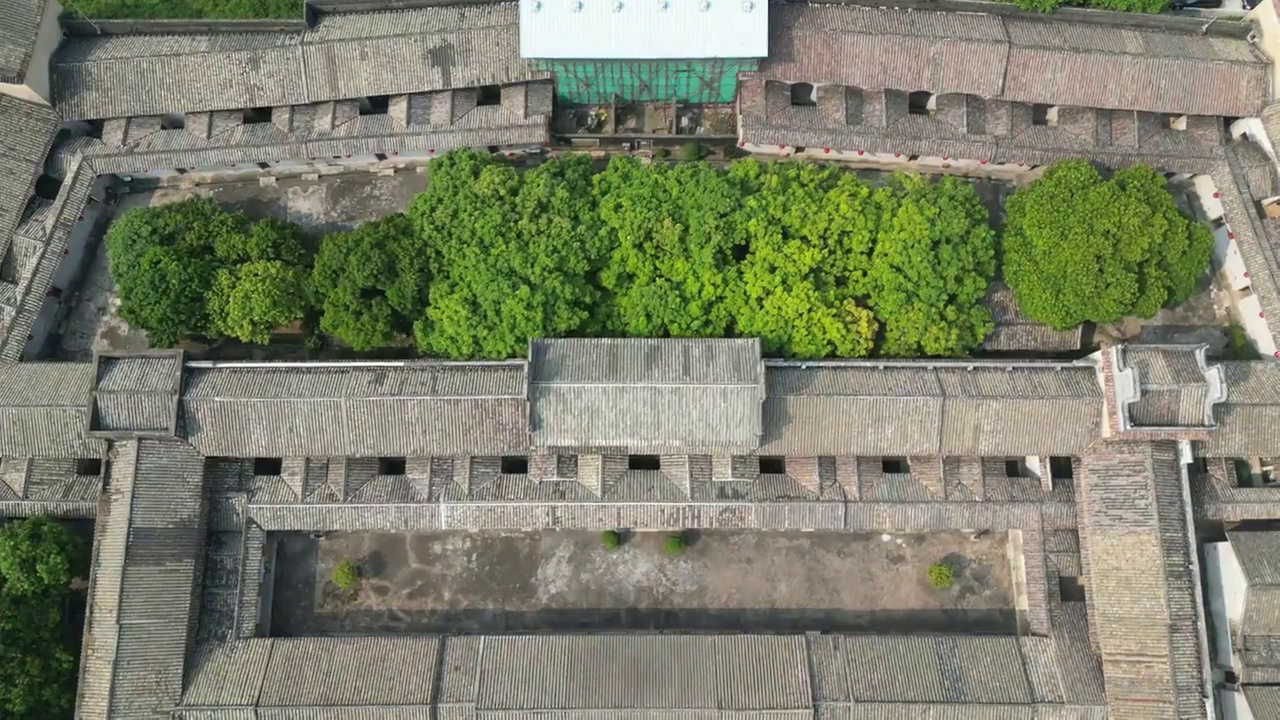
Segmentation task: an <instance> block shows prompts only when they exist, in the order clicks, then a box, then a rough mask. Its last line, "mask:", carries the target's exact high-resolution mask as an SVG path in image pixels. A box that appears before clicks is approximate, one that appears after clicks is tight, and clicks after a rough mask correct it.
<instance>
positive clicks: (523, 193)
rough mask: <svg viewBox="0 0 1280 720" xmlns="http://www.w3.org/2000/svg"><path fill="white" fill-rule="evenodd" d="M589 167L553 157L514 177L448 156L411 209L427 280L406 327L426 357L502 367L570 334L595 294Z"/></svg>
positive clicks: (497, 167) (487, 159)
mask: <svg viewBox="0 0 1280 720" xmlns="http://www.w3.org/2000/svg"><path fill="white" fill-rule="evenodd" d="M590 198H591V172H590V161H589V160H588V159H587V158H586V157H585V156H580V155H571V156H565V157H561V158H553V159H551V160H548V161H547V162H545V163H543V164H542V165H540V166H538V167H537V168H534V169H532V170H529V171H528V172H526V173H525V174H524V176H523V178H521V176H520V175H518V174H517V173H516V171H515V169H514V168H513V167H511V166H510V165H508V164H506V163H504V162H501V161H499V160H495V159H494V158H492V157H491V156H489V155H487V154H482V153H477V152H472V151H460V152H454V153H450V154H449V155H447V156H446V157H444V158H441V159H440V160H437V161H435V162H434V163H432V166H431V181H430V186H429V187H428V188H427V190H426V191H425V192H423V193H422V194H421V195H419V196H418V197H417V198H415V199H414V201H413V204H412V205H411V206H410V208H409V216H410V217H411V218H412V219H413V223H414V227H415V229H416V230H417V235H418V237H419V240H420V241H421V242H422V243H423V247H425V248H426V249H427V251H428V252H429V255H430V257H431V259H432V265H433V267H434V270H435V271H434V273H433V275H432V278H431V284H430V290H429V300H430V302H429V304H428V307H427V311H426V313H425V314H424V315H423V316H422V317H421V318H419V319H418V321H417V322H416V323H415V324H414V337H415V338H416V339H417V343H418V347H419V349H420V350H422V351H424V352H428V353H431V354H435V355H440V356H444V357H448V358H456V359H466V358H508V357H517V356H519V355H521V354H523V353H524V352H525V346H526V344H527V343H528V340H529V338H531V337H554V336H557V335H564V334H566V333H570V332H572V331H575V330H577V329H578V328H580V327H581V326H583V324H584V323H586V321H587V320H588V319H589V318H590V317H591V313H590V308H592V307H593V306H594V305H595V304H596V299H597V297H598V292H597V291H596V290H595V288H594V286H593V285H592V283H591V282H590V278H589V277H588V275H589V273H590V272H591V271H592V269H593V268H594V267H595V266H596V265H597V263H598V260H597V258H596V257H595V255H596V254H597V253H596V251H595V248H596V246H597V243H598V240H597V238H598V233H597V232H596V231H595V227H596V223H595V222H594V219H593V217H592V207H591V204H590Z"/></svg>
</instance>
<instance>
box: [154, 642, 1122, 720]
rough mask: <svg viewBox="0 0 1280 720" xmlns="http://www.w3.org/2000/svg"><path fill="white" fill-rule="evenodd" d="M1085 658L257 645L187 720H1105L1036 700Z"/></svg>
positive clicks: (1018, 651) (953, 649)
mask: <svg viewBox="0 0 1280 720" xmlns="http://www.w3.org/2000/svg"><path fill="white" fill-rule="evenodd" d="M1075 642H1076V641H1074V640H1072V639H1071V638H1070V637H1067V636H1064V638H1063V639H1062V640H1061V641H1057V640H1056V639H1055V640H1051V639H1048V638H1017V637H1013V636H1009V637H977V636H969V637H966V636H897V637H894V636H877V635H865V636H816V637H809V638H806V637H804V636H799V635H791V636H787V635H778V636H764V635H651V634H600V635H528V636H470V637H445V638H440V637H432V636H418V637H350V638H274V639H266V638H254V639H249V640H243V641H238V642H234V643H227V644H214V645H210V646H205V647H204V648H202V649H201V650H200V651H198V652H197V653H196V655H195V658H194V659H193V664H192V671H191V677H190V681H189V684H188V687H187V690H186V693H185V695H184V697H183V701H182V706H181V708H180V710H179V711H180V713H181V715H179V717H189V718H197V717H223V715H202V714H199V713H201V712H216V711H219V710H225V711H228V712H229V711H233V710H238V709H245V708H253V709H255V710H256V712H257V714H256V715H255V716H253V717H258V718H263V717H272V718H275V717H281V718H284V717H288V718H329V717H335V718H336V717H343V718H365V717H368V718H399V717H402V715H401V713H403V717H423V716H425V715H426V714H427V713H432V712H434V713H438V716H439V717H442V718H447V717H476V718H493V719H494V720H497V719H499V718H506V719H510V718H517V717H519V718H524V717H557V718H570V719H575V720H586V719H587V718H613V719H617V720H658V719H674V718H680V719H681V720H690V719H697V720H700V719H702V718H707V719H708V720H728V718H761V719H763V718H786V719H790V718H797V719H798V718H808V717H814V716H815V713H816V716H817V717H844V716H848V717H882V716H883V717H886V718H888V717H911V718H917V717H929V718H934V717H936V718H939V720H941V718H975V719H979V718H1005V717H1028V718H1030V717H1033V716H1032V715H1029V714H1025V713H1030V712H1031V710H1032V708H1033V707H1035V708H1036V709H1037V711H1039V710H1041V709H1043V710H1045V711H1046V713H1048V714H1043V715H1041V714H1038V713H1037V714H1036V715H1034V717H1046V718H1057V717H1064V718H1070V717H1097V715H1096V714H1094V715H1089V714H1083V713H1087V711H1088V708H1090V707H1092V708H1093V709H1094V710H1095V711H1096V710H1098V709H1100V708H1099V707H1098V701H1094V702H1092V703H1090V702H1084V703H1081V702H1077V698H1070V699H1067V700H1066V702H1065V703H1064V699H1063V697H1061V696H1055V698H1054V699H1052V700H1045V699H1043V698H1042V697H1039V696H1036V695H1034V694H1033V687H1036V688H1043V687H1045V686H1046V683H1049V684H1052V683H1057V682H1059V681H1058V679H1057V678H1058V673H1059V672H1060V671H1059V669H1058V659H1057V655H1055V653H1054V650H1055V648H1057V647H1058V646H1059V645H1060V644H1061V643H1066V644H1074V643H1075ZM1033 661H1034V662H1036V663H1039V664H1042V665H1043V670H1044V672H1045V673H1047V674H1046V675H1044V676H1043V677H1038V678H1037V679H1036V681H1035V685H1033V683H1032V681H1031V679H1030V678H1029V676H1028V674H1027V671H1026V670H1025V669H1024V663H1025V662H1033ZM894 670H897V671H898V672H893V671H894ZM371 678H375V679H376V680H374V681H373V682H370V679H371ZM1067 679H1069V678H1068V676H1063V681H1066V680H1067ZM1039 691H1040V690H1036V692H1039ZM1059 695H1060V694H1059ZM284 701H287V704H286V703H285V702H284ZM1032 703H1051V704H1046V705H1044V706H1043V707H1041V706H1040V705H1034V706H1033V705H1032ZM877 708H878V710H877ZM912 708H915V709H916V711H917V713H916V714H912ZM919 711H924V712H925V713H926V714H924V715H920V714H918V712H919ZM1055 711H1056V712H1059V713H1061V714H1052V713H1053V712H1055ZM877 712H881V713H890V714H884V715H877V714H876V713H877ZM904 712H905V713H908V714H907V715H902V714H901V713H904ZM847 713H853V714H852V715H846V714H847ZM892 713H897V714H892ZM1077 713H1082V714H1077ZM433 716H435V715H433ZM228 717H230V715H228Z"/></svg>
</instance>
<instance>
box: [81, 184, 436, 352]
mask: <svg viewBox="0 0 1280 720" xmlns="http://www.w3.org/2000/svg"><path fill="white" fill-rule="evenodd" d="M426 178H427V176H426V175H425V174H422V173H418V172H415V171H414V170H413V169H412V168H409V169H405V170H400V171H398V172H397V173H396V174H394V175H375V174H373V173H365V172H350V173H343V174H340V175H322V176H320V177H319V178H318V179H316V180H303V179H301V178H288V179H286V178H281V179H279V180H278V182H277V184H276V185H260V184H258V183H257V182H256V181H254V182H233V183H217V184H209V185H195V186H175V187H161V188H157V189H155V190H149V191H145V192H136V193H132V194H129V195H125V196H123V197H122V198H121V200H120V207H119V210H118V212H119V213H123V212H125V211H127V210H129V209H130V208H134V207H148V206H155V205H163V204H165V203H170V202H176V201H178V200H185V199H187V198H190V197H210V198H213V199H214V200H216V201H218V202H219V203H221V204H222V205H224V206H225V207H227V208H229V209H232V210H237V211H240V212H243V213H245V214H246V215H248V216H249V217H251V218H253V219H260V218H268V217H274V218H280V219H282V220H289V221H291V222H295V223H298V224H299V225H301V226H303V227H304V228H306V229H307V230H309V231H311V232H313V233H316V234H317V235H318V234H320V233H325V232H331V231H334V230H344V229H349V228H352V227H355V226H356V225H359V224H360V223H363V222H366V221H369V220H376V219H377V218H380V217H385V216H387V215H390V214H391V213H394V212H400V211H402V210H404V209H405V208H406V207H408V205H409V201H410V200H412V199H413V196H414V195H416V194H417V193H419V192H421V191H422V189H423V188H424V187H426V182H427V179H426ZM119 307H120V300H119V298H118V297H117V296H116V294H115V285H113V284H112V282H111V277H110V275H109V274H108V272H107V253H106V248H105V247H104V246H103V245H102V244H101V243H99V245H98V248H97V253H96V256H95V257H94V259H93V261H92V262H91V263H90V264H89V266H88V268H87V270H86V273H85V276H84V277H83V278H82V279H81V282H80V288H79V299H78V300H77V301H76V304H75V306H74V307H73V308H72V309H71V311H70V313H69V316H68V317H69V321H68V323H67V331H66V333H64V335H63V338H62V342H61V343H60V345H59V347H58V352H57V356H58V357H59V358H61V359H66V360H86V359H88V358H90V357H91V356H92V355H93V351H94V350H95V349H96V350H104V351H105V350H116V351H126V352H127V351H134V350H142V349H145V348H147V347H148V346H149V345H148V342H147V338H146V336H145V335H144V334H143V333H141V332H139V331H137V330H134V329H132V328H130V327H129V326H128V324H127V323H125V322H124V321H123V320H121V319H120V317H119V316H118V314H117V313H118V311H119Z"/></svg>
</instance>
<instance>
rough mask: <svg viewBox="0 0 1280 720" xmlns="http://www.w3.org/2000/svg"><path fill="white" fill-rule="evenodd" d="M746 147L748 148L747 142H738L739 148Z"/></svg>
mask: <svg viewBox="0 0 1280 720" xmlns="http://www.w3.org/2000/svg"><path fill="white" fill-rule="evenodd" d="M746 146H747V143H746V141H743V140H739V141H738V147H746Z"/></svg>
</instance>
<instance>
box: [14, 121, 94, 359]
mask: <svg viewBox="0 0 1280 720" xmlns="http://www.w3.org/2000/svg"><path fill="white" fill-rule="evenodd" d="M2 99H3V98H0V100H2ZM0 115H3V108H0ZM2 122H3V119H2V118H0V123H2ZM68 172H69V174H68V175H67V176H66V178H65V180H64V182H63V184H62V187H61V188H59V190H58V196H57V198H56V199H54V200H53V202H52V203H49V204H43V203H42V204H41V207H40V212H39V213H38V214H35V215H33V216H31V217H29V218H27V219H26V220H25V221H23V223H22V224H21V225H20V226H19V228H18V230H17V232H15V233H14V235H13V236H12V245H11V247H10V249H11V250H12V251H13V258H14V259H15V260H20V262H18V263H16V266H15V270H16V273H17V283H16V284H9V283H5V282H0V361H6V360H7V361H16V360H18V359H19V358H20V357H21V356H22V354H23V351H24V349H25V347H26V345H27V341H28V339H29V338H28V334H29V332H30V330H31V327H32V325H33V324H34V323H35V321H36V317H37V316H38V315H39V313H40V310H41V308H43V307H44V303H45V302H46V296H45V293H46V292H47V291H48V289H49V287H50V286H51V285H52V284H53V277H54V273H55V272H57V270H58V267H59V265H60V264H61V262H62V257H63V251H64V250H65V248H66V244H67V239H68V238H69V237H70V235H71V231H72V230H73V229H74V228H75V227H76V224H77V222H78V221H79V219H80V213H81V212H83V211H84V208H85V205H86V203H88V201H89V193H90V191H91V189H92V187H93V184H94V180H95V175H94V173H92V172H89V171H88V168H87V167H86V166H85V164H84V163H83V162H81V161H80V160H78V159H77V160H74V161H72V162H71V164H70V166H69V169H68ZM5 179H6V178H0V183H3V182H4V180H5ZM8 239H9V238H6V237H5V236H4V235H3V234H0V246H3V245H4V243H5V242H6V240H8Z"/></svg>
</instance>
